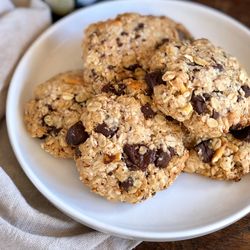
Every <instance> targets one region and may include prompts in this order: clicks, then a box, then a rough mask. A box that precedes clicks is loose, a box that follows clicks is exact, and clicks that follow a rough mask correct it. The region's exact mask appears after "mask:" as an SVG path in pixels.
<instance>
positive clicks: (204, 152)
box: [194, 140, 214, 163]
mask: <svg viewBox="0 0 250 250" xmlns="http://www.w3.org/2000/svg"><path fill="white" fill-rule="evenodd" d="M194 149H195V150H196V152H197V153H198V154H199V155H200V156H201V158H202V161H203V162H205V163H210V162H211V160H212V158H213V155H214V150H213V149H211V148H210V147H209V140H207V141H203V142H200V143H199V144H197V145H196V146H195V148H194Z"/></svg>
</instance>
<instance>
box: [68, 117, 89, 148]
mask: <svg viewBox="0 0 250 250" xmlns="http://www.w3.org/2000/svg"><path fill="white" fill-rule="evenodd" d="M88 137H89V135H88V133H87V132H86V131H85V128H84V126H83V125H82V122H81V121H79V122H77V123H75V124H74V125H72V126H71V127H70V128H69V129H68V131H67V134H66V142H67V144H68V145H72V146H77V145H79V144H81V143H84V142H85V141H86V140H87V139H88Z"/></svg>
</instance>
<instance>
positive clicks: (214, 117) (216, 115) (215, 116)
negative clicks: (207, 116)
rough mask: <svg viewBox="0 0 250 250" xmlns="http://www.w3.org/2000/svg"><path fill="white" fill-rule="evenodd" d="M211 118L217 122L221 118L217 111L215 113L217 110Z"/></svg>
mask: <svg viewBox="0 0 250 250" xmlns="http://www.w3.org/2000/svg"><path fill="white" fill-rule="evenodd" d="M211 117H212V118H213V119H215V120H217V119H218V118H219V117H220V113H219V112H217V111H215V110H213V114H212V116H211Z"/></svg>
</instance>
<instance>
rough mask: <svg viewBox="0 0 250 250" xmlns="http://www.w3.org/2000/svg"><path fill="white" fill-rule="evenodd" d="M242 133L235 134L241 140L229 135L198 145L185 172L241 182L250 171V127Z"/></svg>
mask: <svg viewBox="0 0 250 250" xmlns="http://www.w3.org/2000/svg"><path fill="white" fill-rule="evenodd" d="M242 131H243V132H242ZM242 131H235V132H234V133H235V136H236V137H237V138H239V139H236V138H234V137H233V136H232V135H231V134H227V135H226V136H222V137H219V138H213V139H210V140H206V141H202V142H200V143H199V144H197V145H196V146H195V147H194V149H192V150H191V151H190V156H189V159H188V160H187V161H186V167H185V169H184V171H185V172H189V173H197V174H200V175H204V176H207V177H210V178H213V179H217V180H235V181H239V180H240V179H241V177H242V176H244V175H246V174H247V173H249V171H250V167H249V166H250V164H249V163H250V127H248V128H245V129H244V130H242ZM237 135H238V136H237Z"/></svg>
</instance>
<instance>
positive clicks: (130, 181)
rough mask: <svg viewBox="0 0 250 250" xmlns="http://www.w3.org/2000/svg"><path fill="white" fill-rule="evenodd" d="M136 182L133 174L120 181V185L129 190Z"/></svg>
mask: <svg viewBox="0 0 250 250" xmlns="http://www.w3.org/2000/svg"><path fill="white" fill-rule="evenodd" d="M133 184H134V180H133V178H132V177H131V176H129V177H128V179H127V180H126V181H122V182H119V186H120V188H121V189H122V190H123V191H126V192H128V190H129V188H130V187H132V186H133Z"/></svg>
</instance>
